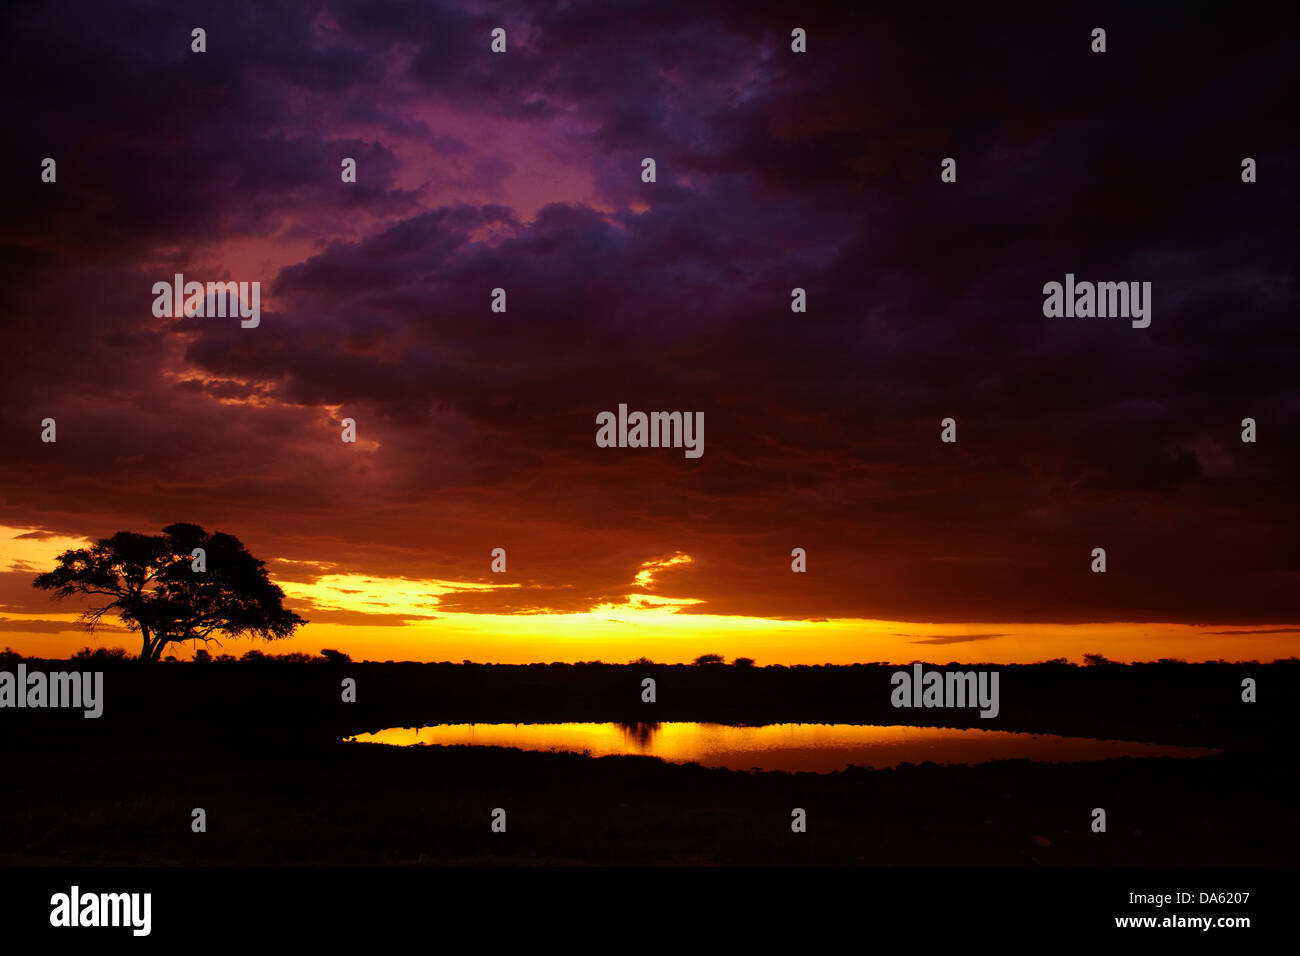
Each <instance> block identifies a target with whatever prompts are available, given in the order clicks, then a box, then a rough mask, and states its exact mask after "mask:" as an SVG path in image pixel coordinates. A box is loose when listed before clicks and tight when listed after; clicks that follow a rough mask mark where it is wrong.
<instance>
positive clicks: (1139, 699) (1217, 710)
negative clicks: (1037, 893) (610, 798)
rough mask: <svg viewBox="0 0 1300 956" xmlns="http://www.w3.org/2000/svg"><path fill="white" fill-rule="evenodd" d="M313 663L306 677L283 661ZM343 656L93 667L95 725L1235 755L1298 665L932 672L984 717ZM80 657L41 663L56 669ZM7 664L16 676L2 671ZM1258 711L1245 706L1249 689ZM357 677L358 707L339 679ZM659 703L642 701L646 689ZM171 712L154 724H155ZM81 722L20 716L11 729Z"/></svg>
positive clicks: (585, 674) (790, 679) (756, 677)
mask: <svg viewBox="0 0 1300 956" xmlns="http://www.w3.org/2000/svg"><path fill="white" fill-rule="evenodd" d="M299 657H301V658H304V659H306V661H310V662H311V663H309V664H308V665H307V666H289V665H291V664H294V663H302V661H299V660H298V658H299ZM344 657H345V655H339V656H338V657H336V658H333V659H329V658H310V657H308V656H307V655H298V657H293V656H290V657H288V658H287V659H286V658H285V657H281V658H280V659H278V660H277V659H273V658H269V657H252V658H250V657H249V656H248V655H246V658H245V660H243V661H239V662H233V663H225V664H220V665H210V666H204V665H202V664H184V665H177V666H162V667H157V668H148V667H143V666H136V662H134V661H132V660H116V659H113V658H99V659H95V660H94V662H93V663H94V667H95V669H102V670H104V671H105V674H106V677H105V690H104V697H105V702H104V716H103V717H102V718H100V719H99V720H97V721H94V723H96V724H102V725H103V726H104V727H106V728H108V727H112V726H116V725H122V724H132V725H140V726H145V727H147V728H148V732H149V733H151V734H159V733H165V732H176V733H180V734H189V733H199V732H203V733H204V734H206V735H207V736H208V737H209V739H210V738H212V737H225V736H235V737H238V736H243V735H246V734H252V735H259V736H264V735H268V734H270V735H275V734H290V735H293V736H295V737H297V736H300V735H303V734H306V735H310V736H311V737H313V738H314V739H329V738H331V737H341V736H346V735H350V734H354V733H358V732H363V731H373V730H379V729H382V728H385V727H398V726H400V727H408V726H409V727H414V726H420V725H424V724H433V723H469V722H475V723H502V722H533V723H539V722H556V721H621V722H637V721H661V722H662V721H675V720H682V721H686V720H689V721H712V722H719V723H743V724H766V723H786V722H804V723H831V722H845V723H871V724H917V725H940V726H950V727H975V728H980V729H985V730H1018V731H1029V732H1035V733H1056V734H1065V735H1070V736H1087V737H1103V738H1118V739H1130V740H1145V741H1151V742H1155V743H1175V744H1189V745H1202V746H1211V747H1231V748H1234V749H1242V748H1247V749H1256V748H1277V747H1291V746H1293V744H1292V740H1291V733H1292V727H1293V724H1294V719H1293V715H1294V703H1293V702H1294V701H1295V700H1297V699H1300V698H1298V697H1297V691H1300V661H1296V660H1295V659H1291V660H1288V661H1278V662H1274V663H1272V664H1257V663H1231V664H1230V663H1208V664H1186V663H1180V662H1163V663H1150V664H1130V665H1103V666H1090V667H1077V666H1072V665H1069V664H1065V663H1046V664H1029V665H1016V664H1011V665H1007V664H959V663H956V662H950V663H947V664H927V665H926V668H927V670H928V669H936V668H937V669H943V670H971V669H985V668H987V669H996V670H997V671H998V672H999V675H1000V676H999V685H1000V686H999V697H1000V700H999V704H1000V713H999V714H998V716H997V717H996V718H993V719H984V718H981V717H980V716H979V713H978V708H969V709H952V708H934V709H927V708H894V707H893V706H892V705H891V692H892V690H893V685H892V684H891V681H890V678H891V676H892V675H893V674H894V673H895V672H896V671H898V670H900V669H905V668H903V667H900V666H899V665H894V664H853V665H845V666H840V665H821V666H791V667H784V666H779V665H771V666H767V667H751V666H740V667H736V666H728V665H691V664H649V663H645V664H601V663H583V664H527V665H509V664H472V663H464V664H452V663H437V664H418V663H391V664H390V663H383V664H381V663H357V662H351V661H347V660H345V659H344ZM86 663H87V662H85V661H80V660H79V661H74V662H71V663H70V662H67V661H32V662H29V667H40V668H43V669H47V670H57V669H60V668H68V667H69V666H73V667H78V668H82V667H85V666H86ZM0 666H9V665H2V664H0ZM1247 677H1249V678H1253V679H1254V680H1255V681H1256V683H1257V687H1258V690H1257V693H1258V702H1256V703H1245V702H1243V701H1242V681H1243V679H1244V678H1247ZM345 678H351V679H353V680H355V681H356V702H355V703H345V702H343V700H342V682H343V680H344V679H345ZM646 678H652V679H653V680H654V681H655V693H656V698H657V699H656V701H655V702H654V703H644V702H643V701H642V691H643V681H644V680H645V679H646ZM164 714H165V715H167V719H166V720H165V721H160V720H159V716H160V715H164ZM71 719H79V718H77V717H74V716H73V715H69V714H66V713H63V714H56V713H50V712H47V711H46V712H42V711H28V710H23V711H17V710H15V711H11V712H8V713H7V714H6V719H5V720H4V721H3V722H0V732H3V728H6V727H8V728H18V727H23V728H25V729H26V730H33V729H35V726H33V725H42V724H44V725H50V724H52V723H59V722H62V721H66V720H71Z"/></svg>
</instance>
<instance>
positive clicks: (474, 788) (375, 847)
mask: <svg viewBox="0 0 1300 956" xmlns="http://www.w3.org/2000/svg"><path fill="white" fill-rule="evenodd" d="M14 666H15V665H14V662H12V661H10V662H3V663H0V669H8V670H13V669H14ZM86 666H89V667H90V668H92V669H102V670H104V671H105V700H106V703H105V708H104V716H103V717H102V718H100V719H98V720H86V719H82V718H80V717H79V716H76V717H74V716H72V715H69V714H67V713H64V712H53V711H48V710H47V711H32V710H9V709H6V710H2V711H0V761H2V763H3V766H4V768H5V770H4V774H3V778H2V779H3V784H2V785H0V865H8V866H12V865H49V864H83V863H84V864H168V863H179V864H302V863H307V864H312V863H328V864H336V863H342V864H352V863H358V864H361V863H375V864H419V863H432V864H447V863H451V864H493V863H505V864H570V863H583V864H586V863H595V864H644V863H654V864H697V863H698V864H760V865H761V864H804V863H810V864H871V865H881V864H963V865H974V864H1030V865H1035V864H1125V865H1127V864H1141V865H1167V866H1181V865H1195V864H1206V865H1209V864H1228V865H1235V864H1290V863H1293V862H1294V861H1295V860H1296V859H1297V850H1300V839H1298V832H1297V827H1296V825H1295V823H1294V813H1293V806H1294V795H1295V793H1296V792H1297V790H1296V786H1297V783H1300V780H1298V779H1297V777H1300V773H1298V772H1297V769H1296V761H1295V746H1294V743H1293V741H1292V739H1291V734H1292V731H1293V729H1294V720H1293V719H1292V714H1293V709H1292V708H1293V705H1292V701H1294V700H1295V699H1296V697H1295V691H1296V690H1297V684H1298V683H1300V664H1297V663H1294V662H1279V663H1276V664H1270V665H1259V664H1246V665H1243V664H1231V665H1229V664H1201V665H1186V664H1176V663H1171V664H1158V665H1133V666H1128V667H1124V666H1115V665H1110V666H1101V667H1089V668H1078V667H1069V666H1062V665H1033V666H1029V667H1007V666H999V667H998V670H999V671H1000V672H1001V699H1002V712H1001V714H1000V716H999V717H998V718H997V719H995V720H981V719H980V718H978V717H977V716H975V712H974V711H971V712H969V713H968V714H966V715H965V716H966V717H967V718H968V719H966V720H964V721H963V720H954V716H955V715H960V714H962V713H963V712H960V711H952V710H946V711H925V710H895V709H893V708H892V707H890V705H889V691H890V689H891V688H890V685H889V675H890V674H891V673H893V671H895V670H897V669H898V668H897V667H894V666H892V665H889V666H886V665H858V666H855V667H810V668H770V667H769V668H754V669H740V668H734V667H729V666H717V667H692V666H666V665H653V666H644V667H643V666H627V665H622V666H620V665H537V666H528V667H515V666H505V665H495V666H489V665H469V666H461V665H450V664H430V665H419V664H415V665H407V664H342V665H335V664H323V663H319V664H317V663H312V664H290V663H281V662H273V661H267V662H255V663H254V662H240V663H210V664H201V665H200V664H159V665H152V666H141V665H138V664H135V663H131V662H127V663H113V662H108V663H104V662H84V661H78V662H75V663H74V664H69V663H68V662H53V661H51V662H37V661H29V662H28V667H29V668H34V669H42V670H60V669H70V668H74V667H77V668H79V667H86ZM935 666H941V667H942V666H945V665H935ZM645 676H652V677H655V678H656V680H657V682H658V691H659V694H658V696H659V702H658V703H657V704H643V703H641V701H640V681H641V678H642V677H645ZM1243 676H1251V677H1255V678H1256V680H1257V681H1258V684H1259V697H1260V702H1259V703H1255V704H1244V703H1242V702H1241V700H1240V683H1241V678H1242V677H1243ZM344 677H353V678H355V679H356V680H357V684H358V702H357V703H355V704H344V703H342V702H341V701H340V691H339V687H340V681H341V680H342V679H343V678H344ZM940 715H941V716H940ZM927 717H928V718H930V719H928V720H927V719H925V718H927ZM652 719H653V720H660V721H667V720H713V721H720V722H736V723H739V722H748V723H763V722H767V723H774V722H784V721H805V722H809V721H821V722H829V721H852V722H858V723H943V724H945V725H948V726H963V725H966V726H979V727H983V728H986V729H999V730H1024V731H1033V732H1039V733H1061V734H1069V735H1080V736H1094V737H1111V738H1121V739H1129V740H1148V741H1153V742H1158V743H1177V744H1192V745H1203V746H1211V747H1219V748H1223V749H1225V751H1226V752H1225V753H1224V754H1222V755H1218V756H1213V757H1206V758H1201V759H1171V758H1160V759H1150V758H1142V759H1135V758H1121V759H1116V760H1107V761H1097V762H1087V763H1079V764H1040V763H1031V762H1029V761H1023V760H1017V761H999V762H996V763H986V764H979V765H975V766H938V765H934V764H922V765H919V766H914V765H905V766H903V767H900V768H898V769H894V770H857V769H851V770H848V771H845V772H842V773H835V774H789V773H777V772H768V773H756V772H751V773H741V772H735V771H730V770H722V769H707V768H703V767H699V766H695V765H686V766H679V765H672V764H665V763H662V762H660V761H658V760H655V759H653V758H647V757H604V758H600V759H592V758H587V757H582V756H578V755H567V754H550V753H530V752H524V751H518V750H507V749H496V748H467V747H414V748H396V747H384V746H380V745H372V744H356V743H343V742H340V741H339V739H338V738H339V737H341V736H344V735H346V734H350V733H356V732H359V731H364V730H376V729H379V728H382V727H389V726H405V725H411V726H414V725H419V724H426V723H436V722H440V721H457V722H459V721H471V720H473V721H482V722H488V721H491V722H501V721H523V720H531V721H558V720H601V721H608V720H629V721H631V720H652ZM194 807H202V808H204V809H205V810H206V811H207V817H208V832H206V833H202V834H195V833H192V832H191V830H190V819H191V813H190V811H191V809H192V808H194ZM495 807H503V808H505V809H506V811H507V814H508V832H507V833H504V834H499V833H492V832H491V830H490V827H489V822H490V815H491V812H492V810H493V808H495ZM794 807H803V808H804V809H805V810H806V811H807V813H808V832H807V833H804V834H795V833H792V832H791V831H790V811H791V809H792V808H794ZM1093 807H1104V808H1105V809H1106V811H1107V817H1108V832H1106V833H1104V834H1095V833H1092V832H1091V831H1090V828H1089V822H1090V819H1091V810H1092V808H1093Z"/></svg>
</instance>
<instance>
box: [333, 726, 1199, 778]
mask: <svg viewBox="0 0 1300 956" xmlns="http://www.w3.org/2000/svg"><path fill="white" fill-rule="evenodd" d="M351 739H353V740H358V741H363V742H367V743H382V744H396V745H399V746H409V745H413V744H440V745H451V744H470V745H477V746H487V747H519V748H520V749H523V750H555V751H570V752H573V753H585V754H590V755H591V756H594V757H601V756H605V755H608V754H644V755H647V756H652V757H660V758H662V759H664V760H668V761H672V762H674V763H688V762H695V763H700V764H703V765H704V766H706V767H728V768H730V769H733V770H749V769H751V768H760V769H763V770H806V771H814V772H819V773H826V772H829V771H832V770H842V769H844V768H845V767H847V766H849V765H850V764H852V765H856V766H859V767H894V766H897V765H898V764H900V763H922V762H924V761H927V760H928V761H932V762H934V763H965V764H970V763H981V762H983V761H986V760H1007V759H1014V758H1027V759H1029V760H1040V761H1054V762H1056V761H1076V760H1104V759H1106V758H1107V757H1124V756H1131V757H1203V756H1207V755H1209V754H1214V753H1219V751H1217V750H1213V749H1210V748H1208V747H1178V746H1173V745H1169V744H1148V743H1140V742H1137V741H1128V740H1094V739H1092V738H1089V737H1060V736H1056V735H1054V734H1022V733H1014V732H1011V731H1005V730H975V729H971V730H966V729H958V728H954V727H910V726H906V725H891V726H880V725H874V724H765V725H763V726H757V727H755V726H740V725H735V724H711V723H692V722H685V721H683V722H668V723H640V722H638V723H561V724H436V725H433V726H429V727H418V728H416V727H393V728H389V729H387V730H380V731H377V732H375V733H373V734H357V735H356V736H355V737H353V738H351Z"/></svg>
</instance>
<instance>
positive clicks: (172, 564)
mask: <svg viewBox="0 0 1300 956" xmlns="http://www.w3.org/2000/svg"><path fill="white" fill-rule="evenodd" d="M195 548H202V549H203V551H204V555H205V561H206V570H202V571H196V570H194V569H193V561H194V557H193V551H194V549H195ZM58 561H59V563H58V567H56V568H55V569H54V570H53V571H47V572H46V573H45V574H41V575H39V576H38V577H37V578H36V580H35V581H34V582H32V583H33V585H34V586H35V587H38V588H42V589H44V590H47V591H53V592H54V595H55V597H59V598H65V597H70V596H72V595H74V594H79V595H86V596H89V597H91V598H92V599H94V598H108V599H109V600H108V601H107V603H103V604H101V605H100V606H98V607H93V608H91V609H90V610H87V611H85V612H84V613H83V614H82V616H81V617H82V623H83V624H85V625H86V627H87V628H88V629H89V630H91V631H94V629H95V625H97V624H98V623H99V622H100V621H101V620H102V619H103V618H104V616H105V615H106V614H113V615H116V616H117V617H119V618H121V620H122V623H123V624H125V625H126V626H127V627H128V628H129V629H131V630H133V631H139V632H140V635H141V638H142V641H141V648H140V660H142V661H156V660H158V659H159V658H160V657H161V656H162V652H163V648H165V647H166V646H167V645H168V644H173V643H179V642H181V641H191V640H199V641H203V642H205V643H206V642H208V641H213V640H216V635H218V634H224V635H225V636H227V637H258V638H262V639H263V640H268V641H269V640H275V639H277V638H284V637H288V636H289V635H290V634H292V633H293V632H294V630H295V629H296V628H297V627H299V626H300V625H302V624H306V623H307V622H306V621H305V620H304V619H303V618H301V617H299V616H298V615H297V614H295V613H293V612H292V611H290V610H288V609H286V608H285V607H284V603H283V602H284V592H283V591H282V590H280V588H279V587H278V586H276V585H275V584H274V583H272V581H271V579H270V578H269V577H268V576H267V573H266V564H265V562H263V561H259V560H258V559H257V558H254V557H253V556H252V555H251V554H249V553H248V551H247V549H246V548H245V547H244V546H243V544H242V543H240V541H239V539H238V538H235V537H232V536H231V535H228V534H221V533H219V532H214V533H212V534H209V533H208V532H206V531H204V530H203V529H202V528H200V527H199V526H198V525H194V524H173V525H168V526H167V527H166V528H164V529H163V531H162V534H160V535H144V534H136V533H134V532H131V531H119V532H118V533H117V534H115V535H113V536H112V537H111V538H101V539H100V540H99V541H97V542H95V544H94V546H93V547H90V548H77V549H74V550H71V551H65V552H63V554H61V555H59V559H58Z"/></svg>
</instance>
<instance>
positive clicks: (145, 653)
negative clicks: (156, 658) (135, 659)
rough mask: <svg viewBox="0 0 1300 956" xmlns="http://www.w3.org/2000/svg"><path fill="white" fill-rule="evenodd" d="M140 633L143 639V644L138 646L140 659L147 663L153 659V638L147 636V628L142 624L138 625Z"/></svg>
mask: <svg viewBox="0 0 1300 956" xmlns="http://www.w3.org/2000/svg"><path fill="white" fill-rule="evenodd" d="M140 634H141V636H142V638H143V640H144V644H143V646H142V647H141V648H140V661H141V663H145V664H147V663H149V661H151V660H153V657H152V655H153V640H152V639H151V638H150V637H149V628H147V627H145V626H144V625H143V624H141V625H140Z"/></svg>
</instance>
